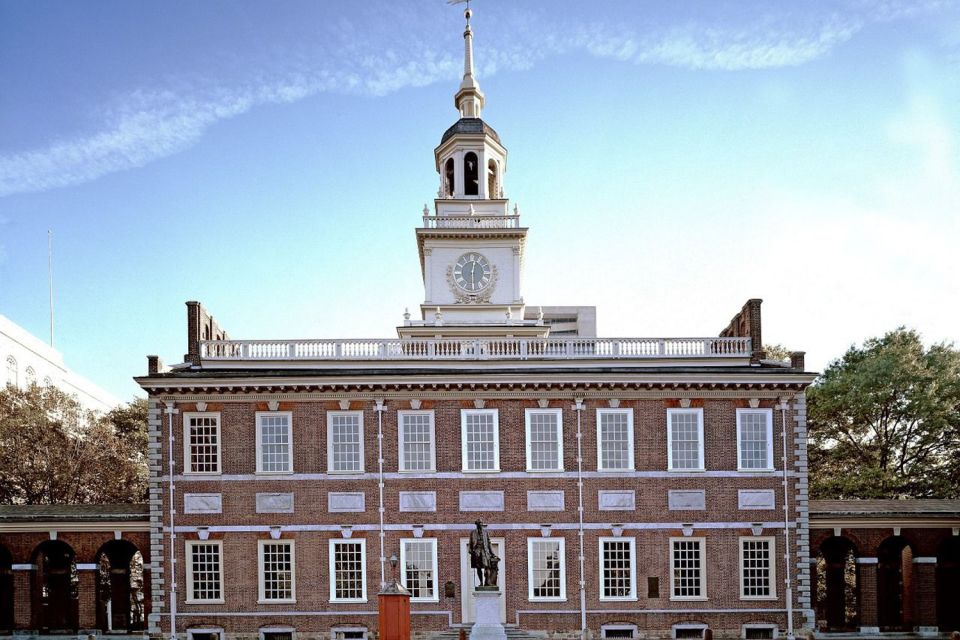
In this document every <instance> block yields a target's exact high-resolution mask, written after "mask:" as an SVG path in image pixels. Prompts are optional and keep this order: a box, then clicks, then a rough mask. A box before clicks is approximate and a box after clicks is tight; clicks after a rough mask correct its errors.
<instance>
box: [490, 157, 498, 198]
mask: <svg viewBox="0 0 960 640" xmlns="http://www.w3.org/2000/svg"><path fill="white" fill-rule="evenodd" d="M487 197H488V198H499V197H500V173H499V172H498V171H497V161H496V160H491V161H490V162H488V163H487Z"/></svg>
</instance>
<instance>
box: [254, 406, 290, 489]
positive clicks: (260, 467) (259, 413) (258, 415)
mask: <svg viewBox="0 0 960 640" xmlns="http://www.w3.org/2000/svg"><path fill="white" fill-rule="evenodd" d="M264 416H286V417H287V442H289V443H290V449H289V452H288V453H289V458H290V466H289V468H288V469H287V470H286V471H264V470H263V431H262V427H263V424H262V423H261V422H260V419H261V418H263V417H264ZM256 431H257V473H259V474H263V475H270V476H274V475H288V474H291V473H293V412H292V411H257V413H256Z"/></svg>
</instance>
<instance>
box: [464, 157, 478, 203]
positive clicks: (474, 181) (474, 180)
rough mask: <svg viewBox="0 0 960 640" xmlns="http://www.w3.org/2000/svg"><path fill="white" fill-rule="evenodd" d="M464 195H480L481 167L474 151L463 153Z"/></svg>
mask: <svg viewBox="0 0 960 640" xmlns="http://www.w3.org/2000/svg"><path fill="white" fill-rule="evenodd" d="M463 195H465V196H477V195H480V167H479V162H478V160H477V154H475V153H474V152H473V151H468V152H467V153H465V154H464V155H463Z"/></svg>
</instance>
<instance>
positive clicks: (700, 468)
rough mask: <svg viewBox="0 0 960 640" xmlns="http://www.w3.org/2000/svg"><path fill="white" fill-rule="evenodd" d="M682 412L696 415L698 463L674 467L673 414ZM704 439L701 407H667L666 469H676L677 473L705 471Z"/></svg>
mask: <svg viewBox="0 0 960 640" xmlns="http://www.w3.org/2000/svg"><path fill="white" fill-rule="evenodd" d="M682 414H694V415H696V416H697V437H698V439H699V442H700V447H699V451H698V453H699V464H698V465H697V467H696V468H692V467H690V468H679V469H678V468H675V467H674V466H673V416H674V415H682ZM704 449H705V445H704V441H703V409H702V408H693V409H667V470H668V471H676V472H678V473H690V472H697V471H706V467H705V466H704V465H705V462H704V459H705V455H704Z"/></svg>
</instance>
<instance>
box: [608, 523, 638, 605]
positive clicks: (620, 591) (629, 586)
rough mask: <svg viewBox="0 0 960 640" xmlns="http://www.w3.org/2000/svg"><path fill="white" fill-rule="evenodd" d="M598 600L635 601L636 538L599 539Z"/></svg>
mask: <svg viewBox="0 0 960 640" xmlns="http://www.w3.org/2000/svg"><path fill="white" fill-rule="evenodd" d="M600 599H601V600H636V599H637V555H636V538H624V537H619V538H600Z"/></svg>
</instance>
